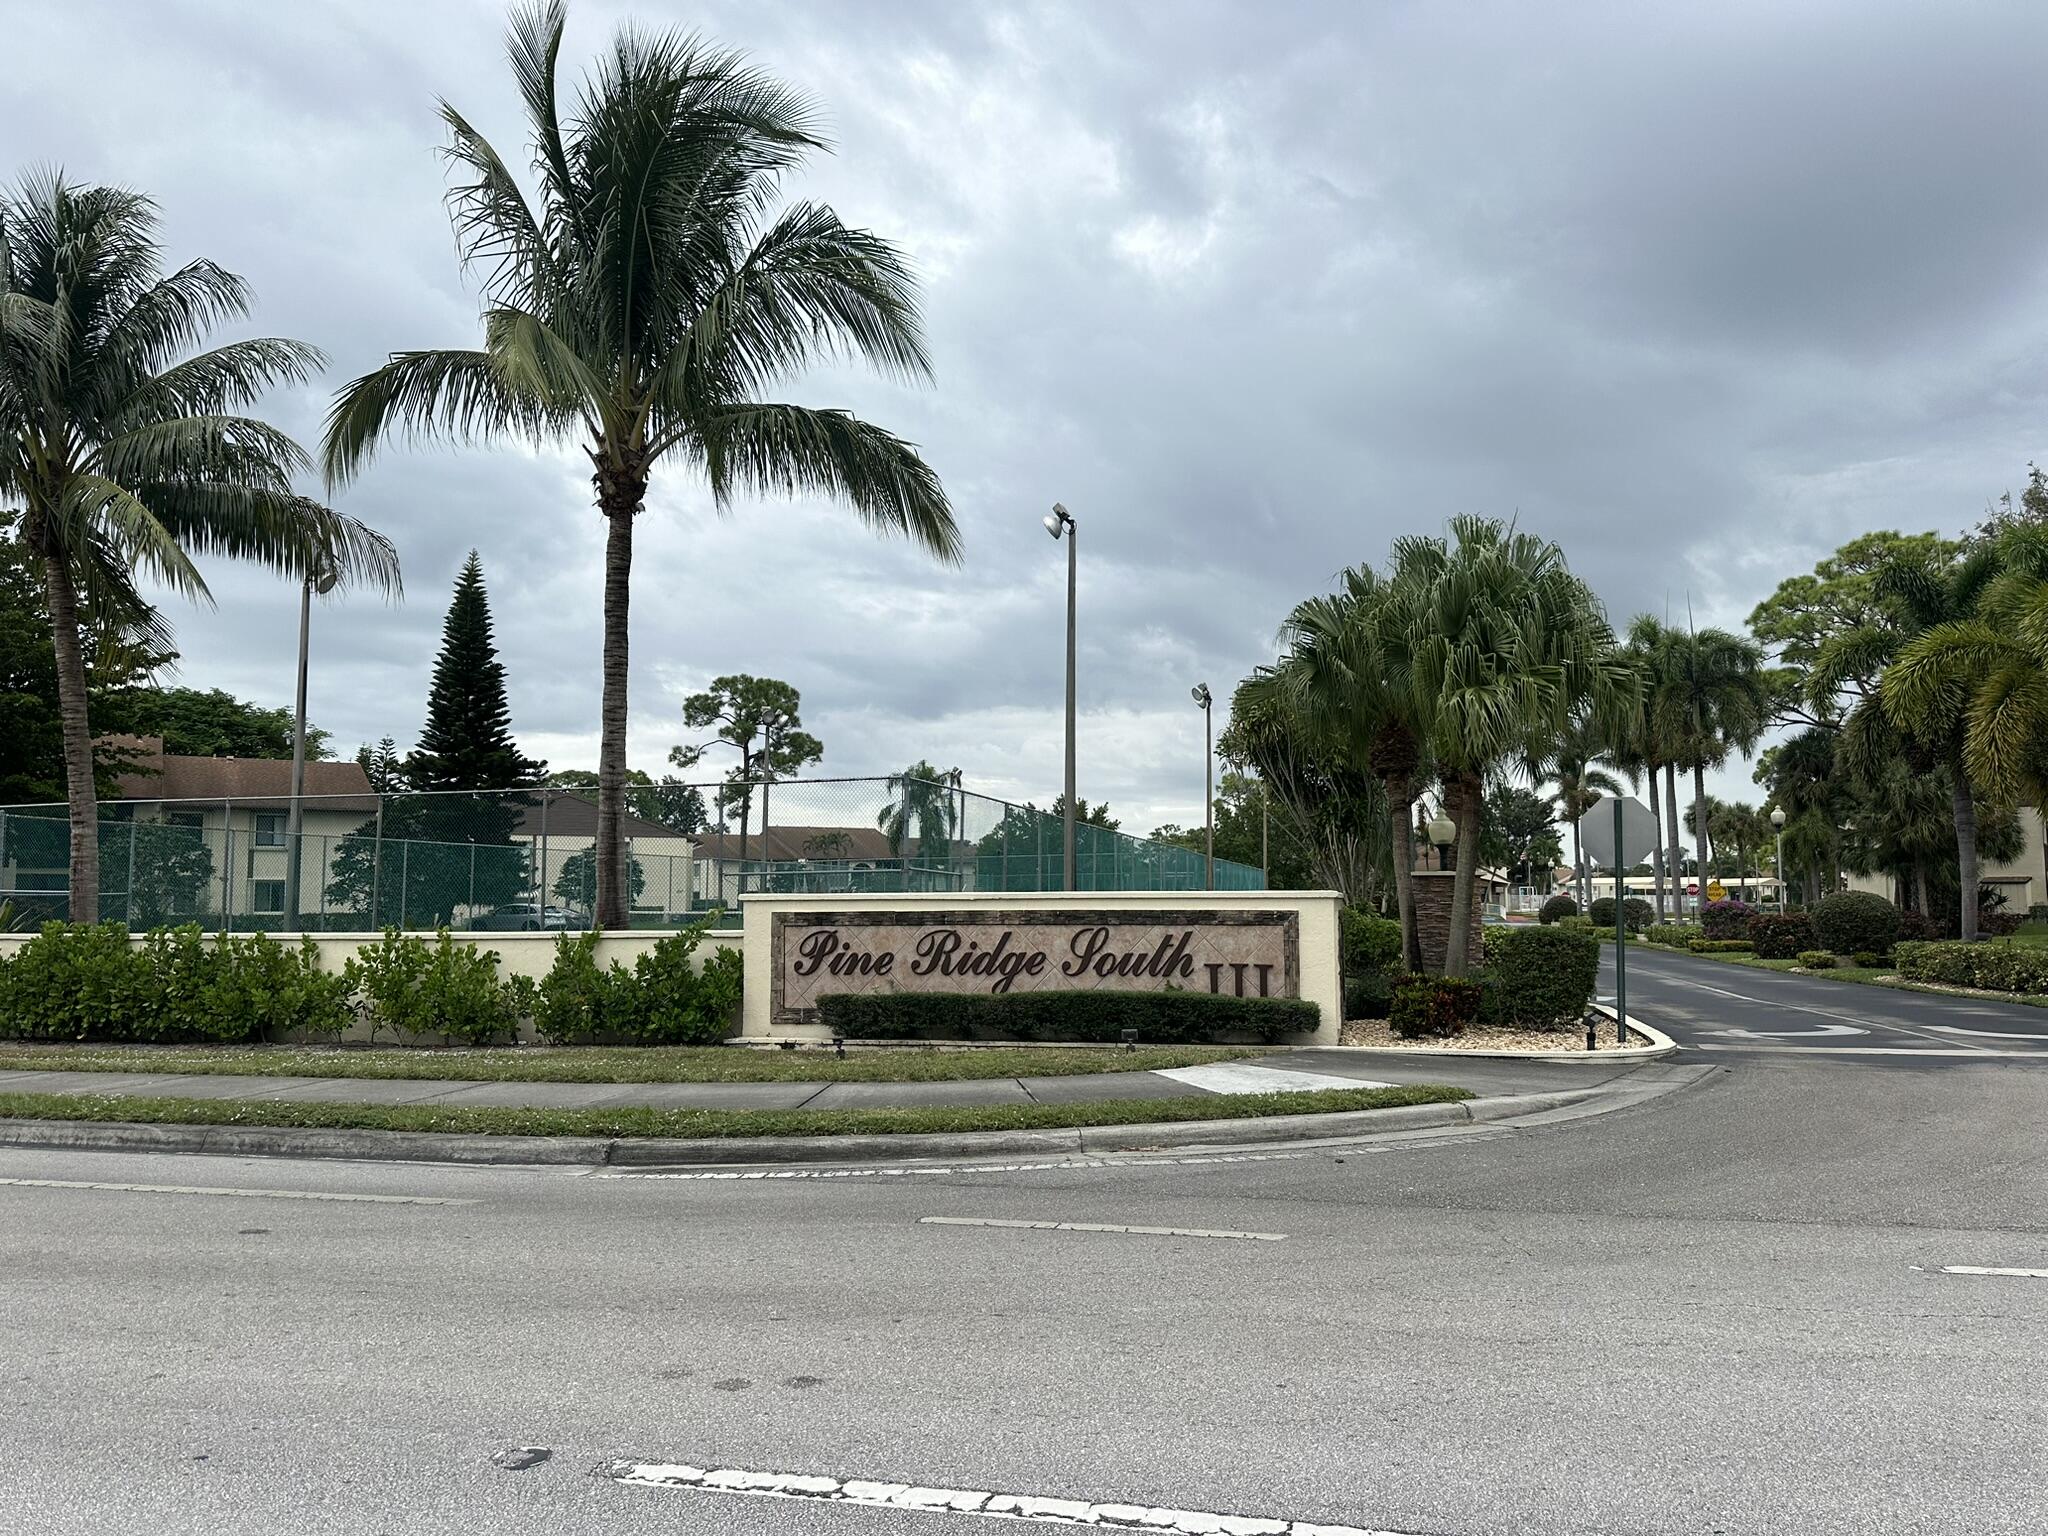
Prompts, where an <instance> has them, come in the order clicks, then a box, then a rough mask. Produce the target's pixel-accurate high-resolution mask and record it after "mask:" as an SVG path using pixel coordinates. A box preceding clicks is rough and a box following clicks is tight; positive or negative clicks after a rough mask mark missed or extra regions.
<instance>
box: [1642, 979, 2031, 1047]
mask: <svg viewBox="0 0 2048 1536" xmlns="http://www.w3.org/2000/svg"><path fill="white" fill-rule="evenodd" d="M1649 974H1651V975H1652V976H1654V977H1655V979H1656V980H1658V981H1668V982H1672V983H1675V984H1676V985H1678V986H1681V987H1696V988H1698V989H1699V990H1700V991H1702V992H1711V993H1713V994H1714V995H1715V996H1716V997H1732V998H1734V999H1735V1000H1736V1001H1737V1002H1741V1003H1755V1004H1757V1005H1759V1006H1760V1007H1764V1008H1776V1009H1780V1010H1782V1011H1784V1012H1788V1013H1811V1014H1815V1015H1817V1016H1819V1017H1820V1018H1823V1019H1846V1020H1848V1021H1850V1022H1851V1023H1853V1024H1855V1025H1856V1026H1857V1027H1858V1028H1859V1029H1882V1030H1888V1031H1891V1032H1893V1033H1895V1034H1901V1035H1916V1036H1918V1037H1919V1038H1920V1039H1923V1040H1933V1039H1938V1038H1939V1037H1938V1036H1934V1035H1930V1034H1928V1033H1927V1032H1926V1030H1922V1029H1915V1028H1913V1027H1912V1026H1911V1025H1907V1024H1895V1023H1893V1022H1891V1021H1890V1020H1889V1019H1871V1018H1865V1017H1864V1016H1863V1015H1861V1014H1855V1013H1843V1012H1841V1011H1840V1010H1839V1009H1835V1008H1814V1007H1810V1006H1808V1005H1807V1004H1805V1003H1788V1002H1786V1001H1784V999H1783V998H1775V997H1752V996H1751V995H1750V994H1749V993H1747V992H1731V991H1729V990H1728V989H1727V988H1725V987H1716V986H1712V985H1710V984H1709V983H1707V982H1704V981H1695V980H1694V979H1693V978H1692V977H1690V976H1674V975H1673V974H1671V973H1670V972H1669V971H1654V972H1651V973H1649ZM1773 974H1776V973H1775V972H1774V973H1773ZM1930 1027H1932V1026H1930ZM1701 1049H1702V1050H1709V1051H1710V1050H1714V1049H1716V1047H1714V1046H1711V1045H1709V1046H1702V1047H1701ZM1720 1049H1724V1050H1725V1049H1727V1047H1725V1046H1724V1047H1720ZM1971 1049H1972V1050H1974V1051H1982V1052H1984V1053H1986V1054H1990V1052H1991V1048H1990V1047H1989V1046H1975V1047H1971Z"/></svg>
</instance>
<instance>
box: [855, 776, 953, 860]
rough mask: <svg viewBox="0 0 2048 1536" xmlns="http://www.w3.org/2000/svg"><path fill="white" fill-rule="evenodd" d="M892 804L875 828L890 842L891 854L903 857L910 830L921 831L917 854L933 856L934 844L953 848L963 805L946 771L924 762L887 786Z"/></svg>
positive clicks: (877, 820)
mask: <svg viewBox="0 0 2048 1536" xmlns="http://www.w3.org/2000/svg"><path fill="white" fill-rule="evenodd" d="M887 789H888V792H889V803H888V804H887V805H885V806H883V807H882V809H881V811H880V813H879V814H877V815H876V817H875V826H876V827H877V828H879V829H880V830H881V831H882V833H883V834H884V835H885V836H887V837H888V839H889V851H890V852H891V853H893V854H895V855H896V857H897V858H899V859H900V858H902V857H903V845H904V843H905V841H906V840H907V839H908V838H909V836H910V829H911V828H912V827H913V826H914V827H916V828H917V851H918V853H919V854H920V855H929V854H930V852H931V846H932V840H933V839H934V838H936V839H937V840H938V841H939V842H941V843H945V844H948V845H950V843H951V841H952V836H953V829H954V827H955V826H957V825H958V822H957V820H956V817H957V815H958V805H959V802H958V801H957V800H956V799H955V798H954V796H953V786H952V784H951V783H950V782H949V781H948V780H947V778H946V775H945V772H944V770H943V769H939V768H934V767H933V766H932V765H931V764H930V763H927V762H925V761H924V760H923V759H922V758H920V759H919V760H918V761H917V762H914V763H912V764H911V765H910V766H909V767H908V768H906V769H904V770H903V771H902V772H901V773H892V774H890V775H889V778H888V782H887Z"/></svg>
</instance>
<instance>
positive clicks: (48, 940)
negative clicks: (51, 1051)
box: [0, 923, 351, 1044]
mask: <svg viewBox="0 0 2048 1536" xmlns="http://www.w3.org/2000/svg"><path fill="white" fill-rule="evenodd" d="M349 993H350V986H349V983H348V981H347V979H346V978H345V977H342V976H330V975H327V974H324V973H323V972H322V971H321V970H320V967H319V952H318V950H317V948H316V947H315V946H314V944H313V943H312V941H311V940H310V939H308V940H304V941H302V942H301V943H300V944H299V945H298V946H297V947H294V948H286V947H285V946H283V945H281V944H278V943H277V942H276V941H275V940H273V939H270V938H267V937H265V936H264V935H263V934H260V933H253V934H244V935H241V936H237V937H228V938H219V937H209V936H207V935H206V934H204V933H202V932H201V931H200V929H199V927H198V926H197V925H196V924H187V925H186V926H184V927H181V928H158V929H154V930H152V931H151V932H150V933H149V935H148V936H147V937H146V938H145V939H144V941H143V942H142V944H140V945H136V944H133V943H131V942H130V941H129V936H128V930H127V929H126V928H123V927H121V926H119V925H118V924H113V923H104V924H89V923H78V924H67V923H51V924H49V925H47V926H46V927H45V928H44V929H43V931H42V932H41V933H40V934H38V935H37V936H36V937H35V938H33V939H31V940H29V941H28V943H26V944H24V945H23V946H22V947H21V948H20V949H19V950H17V951H16V952H15V954H14V956H13V957H12V958H11V959H9V960H8V961H6V962H5V963H4V964H0V1039H16V1040H139V1041H149V1042H155V1043H163V1044H172V1043H183V1042H223V1043H233V1042H239V1041H245V1040H255V1039H259V1038H261V1037H262V1036H263V1035H265V1034H266V1033H271V1032H277V1033H291V1032H296V1033H301V1034H305V1035H311V1036H326V1035H335V1034H339V1033H340V1032H341V1031H342V1030H343V1029H345V1028H347V1027H348V1022H349V1019H350V1017H351V1013H350V1009H349Z"/></svg>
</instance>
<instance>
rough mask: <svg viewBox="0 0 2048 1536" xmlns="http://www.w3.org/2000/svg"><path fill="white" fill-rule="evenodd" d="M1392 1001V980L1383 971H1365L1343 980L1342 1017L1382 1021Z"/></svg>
mask: <svg viewBox="0 0 2048 1536" xmlns="http://www.w3.org/2000/svg"><path fill="white" fill-rule="evenodd" d="M1393 1001H1394V978H1393V977H1392V976H1390V975H1388V974H1387V973H1386V972H1385V971H1367V972H1366V973H1365V974H1364V975H1361V976H1346V977H1345V978H1344V1017H1345V1018H1347V1019H1384V1018H1385V1017H1386V1016H1387V1009H1388V1008H1389V1007H1390V1006H1391V1005H1392V1003H1393Z"/></svg>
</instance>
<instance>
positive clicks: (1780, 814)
mask: <svg viewBox="0 0 2048 1536" xmlns="http://www.w3.org/2000/svg"><path fill="white" fill-rule="evenodd" d="M1771 825H1772V826H1773V827H1775V828H1777V830H1778V910H1779V911H1780V912H1783V911H1785V910H1787V909H1788V908H1789V907H1790V906H1791V905H1792V904H1791V903H1790V902H1789V901H1787V900H1786V899H1785V808H1784V807H1783V806H1782V805H1781V806H1778V807H1777V808H1776V809H1774V810H1773V811H1772V812H1771Z"/></svg>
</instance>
